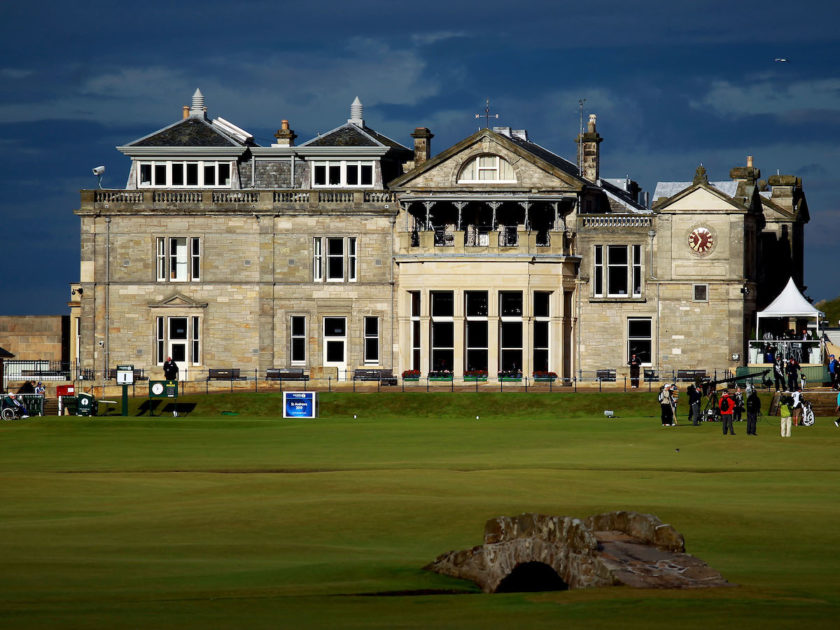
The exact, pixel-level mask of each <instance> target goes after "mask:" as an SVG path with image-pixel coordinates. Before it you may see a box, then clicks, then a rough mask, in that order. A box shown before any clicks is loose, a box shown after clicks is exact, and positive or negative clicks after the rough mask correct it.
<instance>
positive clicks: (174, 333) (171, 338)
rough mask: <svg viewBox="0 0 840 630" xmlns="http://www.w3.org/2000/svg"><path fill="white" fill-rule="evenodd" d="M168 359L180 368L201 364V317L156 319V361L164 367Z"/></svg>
mask: <svg viewBox="0 0 840 630" xmlns="http://www.w3.org/2000/svg"><path fill="white" fill-rule="evenodd" d="M167 357H172V360H173V361H175V363H178V364H179V367H180V366H186V365H200V364H201V318H200V317H198V316H187V317H181V316H178V317H156V318H155V360H156V362H157V364H158V365H163V363H164V361H166V358H167Z"/></svg>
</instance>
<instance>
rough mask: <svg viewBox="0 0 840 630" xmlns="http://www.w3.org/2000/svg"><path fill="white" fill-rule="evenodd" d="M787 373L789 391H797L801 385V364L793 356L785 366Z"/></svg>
mask: <svg viewBox="0 0 840 630" xmlns="http://www.w3.org/2000/svg"><path fill="white" fill-rule="evenodd" d="M785 375H787V384H788V391H790V392H795V391H796V389H797V387H798V386H799V382H798V381H799V364H798V363H797V362H796V360H795V359H794V358H793V357H791V358H790V359H788V363H787V365H786V366H785Z"/></svg>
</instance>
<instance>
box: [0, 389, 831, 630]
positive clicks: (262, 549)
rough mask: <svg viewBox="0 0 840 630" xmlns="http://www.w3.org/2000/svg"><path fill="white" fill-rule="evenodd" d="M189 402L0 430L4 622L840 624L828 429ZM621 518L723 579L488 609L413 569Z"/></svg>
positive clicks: (546, 407) (221, 399) (486, 404)
mask: <svg viewBox="0 0 840 630" xmlns="http://www.w3.org/2000/svg"><path fill="white" fill-rule="evenodd" d="M191 400H193V401H194V402H195V405H196V407H195V410H194V411H193V412H192V413H191V414H190V415H189V416H187V417H179V418H172V417H171V415H170V416H166V415H164V416H161V417H159V418H148V417H137V416H131V417H129V418H119V417H108V418H93V419H83V418H67V417H65V418H34V419H30V420H26V421H20V422H6V423H1V424H0V517H1V518H0V558H2V559H3V560H2V567H3V576H4V578H3V582H4V587H3V588H2V589H0V626H2V627H28V628H35V627H39V628H43V627H49V628H64V627H67V628H79V627H91V628H106V627H107V628H114V627H135V628H139V627H155V628H196V627H211V628H222V627H248V628H263V627H265V628H278V627H283V628H338V627H341V628H495V627H527V628H557V627H592V628H611V627H614V628H628V627H630V628H632V627H639V628H642V627H644V628H651V627H654V628H655V627H663V628H666V627H667V628H675V627H680V628H701V627H702V628H708V627H710V626H715V627H739V628H753V627H755V628H768V627H770V628H792V627H809V628H822V627H825V628H828V627H831V628H834V627H836V623H837V622H836V619H837V618H838V615H840V595H838V588H837V587H838V582H840V579H838V577H837V576H838V574H840V554H838V553H837V552H836V549H837V547H838V543H840V503H838V501H837V500H836V494H837V491H838V488H840V485H839V484H840V460H838V447H840V430H838V429H836V428H835V427H834V425H833V423H832V422H831V420H830V419H828V418H818V420H817V424H816V425H815V426H814V427H810V428H799V429H796V428H795V429H794V433H793V437H792V438H790V439H788V440H782V439H781V438H780V437H779V429H778V419H775V418H773V419H770V418H767V419H762V420H761V422H760V423H759V428H758V433H759V435H758V436H756V437H752V436H747V435H746V430H745V428H746V427H745V423H741V424H736V427H735V430H736V432H737V435H735V436H734V437H732V436H727V437H724V436H723V435H722V434H721V427H720V425H719V424H709V423H707V424H704V425H703V426H700V427H691V426H686V423H685V420H684V419H682V416H684V413H683V412H682V411H681V412H680V417H681V422H683V425H680V426H678V427H675V428H668V429H664V428H662V427H660V426H659V421H658V418H657V417H656V415H657V412H658V408H657V405H656V402H655V395H654V394H648V393H632V394H602V395H598V394H575V395H572V394H552V395H546V394H530V395H525V394H515V393H505V394H449V393H445V394H399V393H388V394H385V393H383V394H357V395H352V394H325V395H322V396H321V416H322V417H321V418H320V419H318V420H315V421H307V420H293V421H290V420H283V419H282V418H279V417H277V414H278V411H279V398H278V396H277V395H274V394H258V395H216V396H209V397H196V398H194V399H191ZM139 402H140V401H134V402H133V404H132V409H133V411H132V413H136V409H137V405H138V404H139ZM765 402H766V401H765ZM232 409H235V410H236V411H237V412H238V413H239V415H238V416H222V415H221V412H222V411H224V410H232ZM604 409H613V410H615V411H616V414H617V416H618V418H616V419H614V420H608V419H606V418H604V416H603V410H604ZM354 414H356V415H357V419H356V420H353V415H354ZM476 415H478V416H479V417H480V419H479V420H476V419H475V416H476ZM619 509H630V510H637V511H642V512H651V513H653V514H656V515H657V516H659V517H660V518H661V519H662V520H663V521H665V522H669V523H671V524H672V525H674V526H675V527H676V528H677V529H678V530H680V531H681V532H682V533H683V534H684V535H685V537H686V544H687V548H688V551H689V552H690V553H693V554H694V555H697V556H699V557H700V558H702V559H703V560H705V561H706V562H708V563H709V564H710V565H711V566H712V567H714V568H715V569H717V570H719V571H721V572H722V573H723V575H724V576H725V577H726V578H727V579H728V580H730V581H731V582H733V583H736V584H738V586H737V587H733V588H727V589H712V590H696V591H638V590H632V589H628V588H612V589H595V590H591V591H570V592H555V593H513V594H505V595H485V594H482V593H479V592H478V591H477V589H476V588H475V587H474V586H473V585H472V584H471V583H469V582H461V581H457V580H452V579H448V578H445V577H442V576H438V575H435V574H431V573H428V572H424V571H422V570H421V567H422V566H423V565H424V564H426V563H427V562H429V561H431V560H432V559H434V558H435V557H436V556H437V555H438V554H439V553H442V552H444V551H448V550H451V549H464V548H467V547H470V546H472V545H476V544H480V543H481V542H482V540H481V536H482V531H483V524H484V521H485V520H486V519H488V518H492V517H494V516H498V515H502V514H508V515H512V514H518V513H521V512H526V511H527V512H542V513H547V514H560V515H571V516H587V515H589V514H594V513H598V512H602V511H609V510H619ZM447 592H449V593H447ZM423 593H426V594H423Z"/></svg>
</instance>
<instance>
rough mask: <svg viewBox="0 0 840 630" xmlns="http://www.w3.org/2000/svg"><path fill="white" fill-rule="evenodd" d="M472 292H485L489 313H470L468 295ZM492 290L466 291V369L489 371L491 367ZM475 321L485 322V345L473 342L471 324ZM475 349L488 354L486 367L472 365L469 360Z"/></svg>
mask: <svg viewBox="0 0 840 630" xmlns="http://www.w3.org/2000/svg"><path fill="white" fill-rule="evenodd" d="M470 293H484V295H485V297H486V298H487V313H486V314H485V315H470V314H469V308H468V305H467V299H468V298H467V296H468V295H469V294H470ZM489 314H490V292H489V291H480V290H479V291H473V290H469V291H464V371H468V370H481V369H485V370H488V371H489V368H490V317H489ZM473 322H476V323H477V322H484V327H485V331H486V341H485V343H484V346H474V345H471V344H472V339H471V338H470V331H469V328H470V324H471V323H473ZM472 350H475V351H478V352H481V351H484V352H485V356H486V361H485V362H486V365H485V366H484V367H476V366H474V365H472V364H471V363H470V361H469V356H470V351H472Z"/></svg>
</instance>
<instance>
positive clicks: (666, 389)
mask: <svg viewBox="0 0 840 630" xmlns="http://www.w3.org/2000/svg"><path fill="white" fill-rule="evenodd" d="M659 406H660V407H661V409H662V426H663V427H670V426H673V416H674V408H673V407H672V406H671V386H670V385H669V384H667V383H666V384H665V385H663V386H662V389H661V390H660V392H659Z"/></svg>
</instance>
